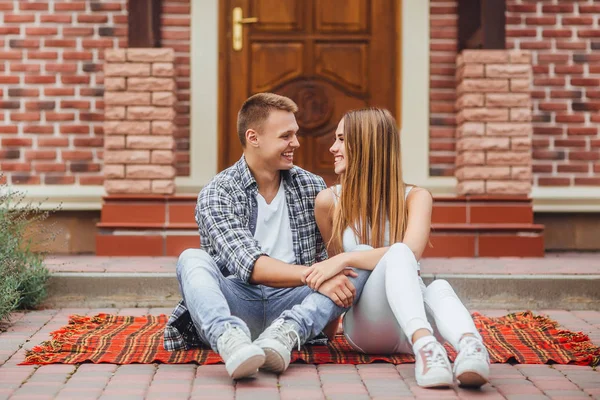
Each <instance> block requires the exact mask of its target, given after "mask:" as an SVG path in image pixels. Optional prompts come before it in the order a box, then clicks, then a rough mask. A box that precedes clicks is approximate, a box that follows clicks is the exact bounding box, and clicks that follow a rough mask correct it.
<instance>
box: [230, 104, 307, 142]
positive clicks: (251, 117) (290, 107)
mask: <svg viewBox="0 0 600 400" xmlns="http://www.w3.org/2000/svg"><path fill="white" fill-rule="evenodd" d="M273 110H282V111H288V112H291V113H296V112H297V111H298V106H297V105H296V103H294V101H293V100H292V99H290V98H288V97H285V96H280V95H278V94H275V93H257V94H255V95H253V96H251V97H249V98H248V100H246V101H245V102H244V104H242V108H240V111H239V112H238V117H237V132H238V137H239V138H240V142H241V143H242V147H246V131H247V130H248V129H254V130H255V131H257V132H260V129H261V128H262V124H263V123H264V122H265V121H266V120H267V118H269V113H270V112H271V111H273Z"/></svg>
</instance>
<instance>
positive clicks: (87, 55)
mask: <svg viewBox="0 0 600 400" xmlns="http://www.w3.org/2000/svg"><path fill="white" fill-rule="evenodd" d="M93 58H94V55H93V53H92V52H91V51H65V52H64V53H63V59H64V60H92V59H93Z"/></svg>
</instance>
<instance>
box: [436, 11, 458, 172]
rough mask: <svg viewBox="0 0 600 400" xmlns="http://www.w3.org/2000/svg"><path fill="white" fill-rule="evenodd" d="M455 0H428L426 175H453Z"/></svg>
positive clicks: (454, 148)
mask: <svg viewBox="0 0 600 400" xmlns="http://www.w3.org/2000/svg"><path fill="white" fill-rule="evenodd" d="M457 4H458V1H457V0H450V1H448V0H442V1H440V0H430V46H429V48H430V52H431V58H430V66H429V67H430V79H429V107H430V118H429V175H431V176H453V175H454V162H455V159H456V141H455V131H456V123H455V117H456V114H455V109H454V103H455V100H456V80H455V75H456V55H457V39H456V37H457Z"/></svg>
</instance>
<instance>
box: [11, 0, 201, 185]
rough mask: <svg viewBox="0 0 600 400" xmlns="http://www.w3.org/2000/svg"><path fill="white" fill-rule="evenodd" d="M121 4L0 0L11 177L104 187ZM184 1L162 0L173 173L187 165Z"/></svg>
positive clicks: (121, 41)
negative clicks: (172, 85)
mask: <svg viewBox="0 0 600 400" xmlns="http://www.w3.org/2000/svg"><path fill="white" fill-rule="evenodd" d="M126 3H127V1H126V0H112V1H101V2H100V1H64V0H49V1H35V2H26V1H17V0H13V1H2V2H0V21H1V25H0V34H1V36H0V97H1V98H0V170H1V171H2V172H3V173H4V174H6V176H7V180H8V183H11V184H15V185H18V184H52V185H53V184H62V185H73V184H75V185H102V184H103V180H104V178H103V176H102V163H103V161H102V159H103V143H104V137H103V130H102V122H103V119H104V103H103V95H104V76H103V72H102V71H103V64H104V60H103V57H104V55H103V54H104V50H106V49H110V48H123V47H126V44H127V6H126ZM189 14H190V4H189V0H164V1H163V18H162V23H163V28H162V32H161V34H162V43H163V46H164V47H171V48H173V49H174V50H175V56H176V59H175V65H176V69H175V75H176V84H177V100H178V101H177V104H176V105H175V110H176V113H177V115H176V118H175V123H176V125H177V130H176V133H175V135H176V138H177V139H176V140H177V149H179V151H178V153H177V155H176V159H177V171H178V174H179V175H187V174H188V173H189V172H188V171H189V167H188V162H189V152H188V148H189V97H190V92H189V82H190V79H189V75H190V68H189V61H190V57H189V42H190V28H189V25H190V17H189Z"/></svg>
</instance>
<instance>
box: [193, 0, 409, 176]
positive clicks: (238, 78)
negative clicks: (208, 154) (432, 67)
mask: <svg viewBox="0 0 600 400" xmlns="http://www.w3.org/2000/svg"><path fill="white" fill-rule="evenodd" d="M397 1H398V0H226V1H222V2H221V9H220V14H221V21H222V23H221V30H220V34H221V38H220V51H221V54H220V56H221V57H220V60H221V63H222V64H221V66H220V74H221V75H220V95H221V96H220V100H219V103H220V112H221V114H220V118H221V123H220V137H219V151H220V154H219V167H220V169H224V168H226V167H228V166H229V165H232V164H233V163H235V162H236V161H237V160H238V159H239V158H240V156H241V154H242V149H241V145H240V143H239V139H238V137H237V132H236V118H237V112H238V110H239V109H240V107H241V105H242V103H243V102H244V100H245V99H246V98H248V97H249V96H251V95H252V94H254V93H258V92H273V93H278V94H282V95H285V96H288V97H290V98H291V99H293V100H294V101H295V102H296V103H297V104H298V108H299V111H298V113H297V115H296V118H297V120H298V125H299V126H300V133H299V136H300V138H299V140H300V148H299V149H298V150H297V151H296V155H295V156H294V159H295V164H296V165H299V166H300V167H302V168H305V169H307V170H309V171H312V172H314V173H316V174H319V175H321V176H323V177H324V178H325V180H326V181H327V183H328V184H332V183H333V182H335V179H336V178H335V175H334V173H333V157H332V156H331V154H330V153H329V151H328V149H329V147H330V146H331V144H332V143H333V140H334V135H333V133H334V132H335V128H336V127H337V124H338V122H339V120H340V118H341V117H342V115H343V114H344V112H346V111H348V110H351V109H356V108H361V107H365V106H380V107H385V108H387V109H389V110H390V111H391V112H392V113H393V114H395V112H396V94H397V85H396V77H397V74H398V70H397V67H396V64H397V47H398V46H397V40H396V32H397V31H396V16H397V12H398V10H397V8H396V7H397ZM236 7H239V8H241V12H242V13H243V17H244V18H256V19H257V22H253V21H252V20H247V21H248V23H245V24H243V25H241V33H242V40H241V42H238V46H237V47H238V49H234V43H233V25H234V24H233V19H234V18H233V13H234V8H236ZM239 11H240V10H238V12H239ZM239 26H240V25H238V33H239V32H240V30H239ZM240 43H241V49H240V48H239V47H240V46H239V44H240ZM196 73H202V72H201V71H196Z"/></svg>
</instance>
